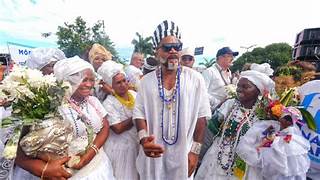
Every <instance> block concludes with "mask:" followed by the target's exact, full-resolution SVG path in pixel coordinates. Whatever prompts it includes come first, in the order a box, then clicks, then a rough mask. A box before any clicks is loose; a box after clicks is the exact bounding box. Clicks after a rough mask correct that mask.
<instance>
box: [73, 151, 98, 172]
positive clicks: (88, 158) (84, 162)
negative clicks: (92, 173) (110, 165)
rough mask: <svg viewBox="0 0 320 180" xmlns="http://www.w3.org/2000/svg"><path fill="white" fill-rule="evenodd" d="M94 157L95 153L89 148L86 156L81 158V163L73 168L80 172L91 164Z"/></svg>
mask: <svg viewBox="0 0 320 180" xmlns="http://www.w3.org/2000/svg"><path fill="white" fill-rule="evenodd" d="M94 156H95V151H94V150H93V149H92V148H89V149H88V151H87V152H86V153H85V154H84V155H82V156H80V161H79V163H77V164H75V165H74V166H72V168H73V169H77V170H80V169H81V168H83V167H84V166H86V165H87V164H89V162H90V161H91V160H92V159H93V157H94Z"/></svg>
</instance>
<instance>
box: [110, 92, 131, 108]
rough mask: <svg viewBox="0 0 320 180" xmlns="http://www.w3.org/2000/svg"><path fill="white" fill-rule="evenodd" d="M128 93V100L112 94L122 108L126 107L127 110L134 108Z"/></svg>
mask: <svg viewBox="0 0 320 180" xmlns="http://www.w3.org/2000/svg"><path fill="white" fill-rule="evenodd" d="M127 93H128V97H129V100H126V99H124V98H123V97H121V96H119V95H118V94H117V93H114V97H115V98H116V99H117V100H118V101H119V102H120V103H121V104H122V105H124V106H126V107H127V108H129V109H133V107H134V102H135V100H134V97H133V95H132V94H131V93H130V92H127Z"/></svg>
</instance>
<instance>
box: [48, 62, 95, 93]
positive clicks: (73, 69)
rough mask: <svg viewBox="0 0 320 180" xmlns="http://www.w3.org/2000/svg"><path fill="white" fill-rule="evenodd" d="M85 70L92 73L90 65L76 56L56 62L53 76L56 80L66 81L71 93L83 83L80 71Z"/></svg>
mask: <svg viewBox="0 0 320 180" xmlns="http://www.w3.org/2000/svg"><path fill="white" fill-rule="evenodd" d="M86 69H90V70H92V72H94V70H93V67H92V65H91V64H90V63H88V62H87V61H85V60H83V59H81V58H79V57H78V56H74V57H72V58H67V59H63V60H61V61H58V62H57V63H56V64H55V65H54V67H53V71H54V75H55V76H56V77H57V79H58V80H66V81H68V82H69V83H70V84H71V86H72V93H73V92H74V91H75V90H76V89H77V88H78V86H79V85H80V83H81V82H82V81H83V78H84V75H83V73H82V71H84V70H86Z"/></svg>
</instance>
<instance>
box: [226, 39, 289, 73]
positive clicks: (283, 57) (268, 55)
mask: <svg viewBox="0 0 320 180" xmlns="http://www.w3.org/2000/svg"><path fill="white" fill-rule="evenodd" d="M291 53H292V47H291V46H290V45H289V44H287V43H273V44H270V45H268V46H266V47H265V48H261V47H257V48H255V49H253V50H252V51H251V52H246V53H243V54H242V55H241V56H240V57H239V58H238V59H237V60H236V61H235V62H234V65H233V66H232V67H231V70H232V71H236V70H241V69H242V67H243V65H244V64H246V63H258V64H261V63H269V64H270V65H271V67H272V69H274V70H275V69H276V68H277V67H279V66H282V65H284V64H286V63H287V62H288V61H290V60H291Z"/></svg>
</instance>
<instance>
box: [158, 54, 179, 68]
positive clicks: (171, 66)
mask: <svg viewBox="0 0 320 180" xmlns="http://www.w3.org/2000/svg"><path fill="white" fill-rule="evenodd" d="M159 61H160V63H161V64H163V65H164V66H165V67H166V68H167V69H168V70H177V69H178V64H179V61H176V62H174V63H172V62H170V63H169V62H168V59H164V58H162V57H159Z"/></svg>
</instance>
